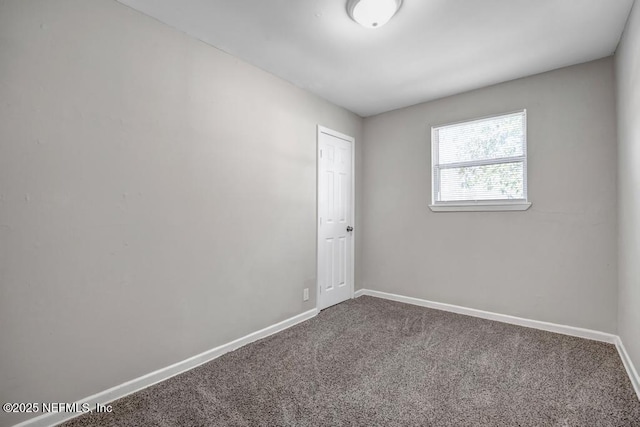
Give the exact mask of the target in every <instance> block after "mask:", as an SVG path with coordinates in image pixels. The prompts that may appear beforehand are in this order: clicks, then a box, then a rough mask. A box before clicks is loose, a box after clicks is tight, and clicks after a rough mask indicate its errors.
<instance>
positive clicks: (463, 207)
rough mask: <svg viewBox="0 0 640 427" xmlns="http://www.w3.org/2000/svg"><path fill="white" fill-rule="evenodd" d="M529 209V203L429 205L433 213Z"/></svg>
mask: <svg viewBox="0 0 640 427" xmlns="http://www.w3.org/2000/svg"><path fill="white" fill-rule="evenodd" d="M530 207H531V203H529V202H518V203H500V202H484V203H483V202H476V203H473V202H471V203H446V204H440V205H429V209H431V210H432V211H434V212H490V211H526V210H527V209H529V208H530Z"/></svg>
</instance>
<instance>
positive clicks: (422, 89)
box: [118, 0, 633, 117]
mask: <svg viewBox="0 0 640 427" xmlns="http://www.w3.org/2000/svg"><path fill="white" fill-rule="evenodd" d="M118 1H120V2H121V3H124V4H126V5H128V6H130V7H132V8H134V9H137V10H139V11H141V12H143V13H145V14H147V15H149V16H152V17H154V18H156V19H158V20H160V21H162V22H164V23H166V24H168V25H170V26H172V27H175V28H177V29H179V30H181V31H183V32H185V33H187V34H189V35H191V36H193V37H195V38H198V39H200V40H202V41H204V42H206V43H209V44H211V45H213V46H215V47H217V48H219V49H221V50H224V51H226V52H228V53H231V54H232V55H235V56H237V57H239V58H242V59H244V60H245V61H247V62H249V63H252V64H254V65H256V66H258V67H260V68H262V69H264V70H266V71H269V72H271V73H273V74H275V75H277V76H279V77H281V78H283V79H285V80H288V81H290V82H292V83H294V84H295V85H297V86H299V87H302V88H304V89H307V90H309V91H310V92H313V93H315V94H317V95H319V96H321V97H323V98H325V99H327V100H329V101H331V102H333V103H335V104H337V105H340V106H343V107H344V108H347V109H348V110H351V111H353V112H355V113H357V114H359V115H361V116H363V117H366V116H370V115H374V114H378V113H382V112H385V111H389V110H393V109H396V108H401V107H406V106H409V105H413V104H417V103H420V102H425V101H429V100H433V99H436V98H441V97H444V96H448V95H453V94H456V93H460V92H465V91H468V90H471V89H476V88H480V87H484V86H488V85H491V84H496V83H500V82H504V81H508V80H512V79H516V78H519V77H524V76H528V75H532V74H537V73H540V72H544V71H549V70H553V69H556V68H560V67H565V66H568V65H573V64H579V63H582V62H586V61H590V60H594V59H598V58H602V57H605V56H608V55H611V54H613V53H614V52H615V49H616V47H617V45H618V41H619V40H620V35H621V34H622V31H623V29H624V25H625V22H626V20H627V16H628V15H629V11H630V10H631V6H632V4H633V0H404V2H403V5H402V8H401V9H400V11H399V12H398V14H397V15H396V16H395V17H394V18H392V20H391V21H390V22H389V23H388V24H387V25H385V26H384V27H381V28H378V29H366V28H363V27H361V26H360V25H358V24H356V23H355V22H353V21H352V20H351V19H350V18H349V17H348V15H347V13H346V0H118Z"/></svg>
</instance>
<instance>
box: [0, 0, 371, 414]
mask: <svg viewBox="0 0 640 427" xmlns="http://www.w3.org/2000/svg"><path fill="white" fill-rule="evenodd" d="M0 64H1V65H0V111H1V114H0V242H1V244H0V325H1V327H0V342H1V343H2V345H1V346H0V401H2V402H6V401H11V402H50V401H53V402H65V401H73V400H75V399H79V398H82V397H86V396H89V395H91V394H93V393H96V392H99V391H102V390H105V389H107V388H109V387H112V386H115V385H118V384H121V383H123V382H125V381H128V380H131V379H133V378H136V377H138V376H140V375H143V374H146V373H149V372H151V371H154V370H156V369H158V368H162V367H166V366H168V365H170V364H172V363H175V362H178V361H181V360H184V359H186V358H188V357H191V356H193V355H195V354H198V353H200V352H202V351H205V350H208V349H211V348H213V347H216V346H218V345H220V344H223V343H226V342H229V341H231V340H233V339H236V338H238V337H241V336H244V335H246V334H247V333H250V332H254V331H256V330H259V329H261V328H263V327H266V326H269V325H271V324H274V323H276V322H278V321H281V320H283V319H286V318H289V317H291V316H293V315H296V314H299V313H301V312H303V311H306V310H309V309H311V308H313V307H315V298H314V297H315V294H316V293H315V291H313V290H312V292H310V294H311V296H312V297H311V300H310V301H308V302H306V303H303V302H302V289H303V288H304V287H305V286H309V287H312V286H315V282H314V281H315V274H316V266H315V262H316V256H315V253H316V243H315V239H316V236H315V209H316V201H315V198H316V190H315V188H316V175H315V174H316V169H315V162H316V124H318V123H319V124H322V125H324V126H327V127H329V128H333V129H335V130H337V131H340V132H343V133H346V134H348V135H352V136H354V137H355V138H356V141H360V140H361V137H362V135H361V132H362V119H361V118H360V117H358V116H356V115H354V114H352V113H350V112H348V111H346V110H343V109H341V108H338V107H336V106H334V105H332V104H330V103H328V102H326V101H324V100H321V99H319V98H318V97H316V96H313V95H310V94H309V93H307V92H305V91H303V90H300V89H298V88H296V87H294V86H292V85H291V84H289V83H286V82H284V81H282V80H280V79H278V78H276V77H274V76H272V75H270V74H267V73H265V72H263V71H261V70H259V69H257V68H255V67H253V66H250V65H248V64H246V63H243V62H242V61H240V60H238V59H236V58H234V57H232V56H229V55H227V54H225V53H223V52H221V51H218V50H216V49H214V48H212V47H210V46H207V45H205V44H203V43H201V42H199V41H196V40H193V39H191V38H189V37H187V36H186V35H184V34H182V33H180V32H178V31H176V30H174V29H171V28H169V27H167V26H165V25H163V24H160V23H159V22H157V21H155V20H153V19H151V18H148V17H145V16H143V15H141V14H140V13H138V12H135V11H133V10H131V9H129V8H127V7H125V6H123V5H121V4H118V3H116V2H115V1H112V0H90V1H86V0H57V1H55V2H52V1H49V0H28V1H25V0H8V1H7V0H3V1H1V2H0ZM360 152H361V150H360V147H358V152H357V154H356V163H357V164H358V166H359V162H360ZM23 418H25V417H9V416H6V414H4V413H2V415H0V425H8V424H13V423H15V422H17V421H19V420H21V419H23Z"/></svg>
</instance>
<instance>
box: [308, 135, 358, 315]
mask: <svg viewBox="0 0 640 427" xmlns="http://www.w3.org/2000/svg"><path fill="white" fill-rule="evenodd" d="M323 133H324V134H326V135H331V136H334V137H336V138H340V139H342V140H344V141H347V142H348V143H349V145H351V218H349V222H350V224H351V226H352V227H353V231H352V232H351V239H352V240H351V266H350V267H349V271H348V272H347V275H348V277H349V278H350V281H351V285H350V286H349V287H350V290H349V291H350V294H351V299H353V297H354V292H355V278H356V274H355V264H356V256H355V255H356V251H355V248H356V233H357V232H358V227H356V223H355V218H356V140H355V138H354V137H352V136H349V135H345V134H343V133H340V132H337V131H335V130H332V129H329V128H327V127H324V126H320V125H318V131H317V135H316V309H317V310H318V311H320V310H321V308H320V283H318V272H319V271H320V238H319V236H320V201H319V200H318V199H319V196H320V189H319V184H320V176H319V175H320V135H321V134H323Z"/></svg>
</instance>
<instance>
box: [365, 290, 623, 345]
mask: <svg viewBox="0 0 640 427" xmlns="http://www.w3.org/2000/svg"><path fill="white" fill-rule="evenodd" d="M361 291H362V293H361V294H360V295H369V296H372V297H377V298H384V299H388V300H392V301H398V302H404V303H407V304H413V305H419V306H422V307H428V308H435V309H436V310H442V311H450V312H452V313H458V314H464V315H467V316H473V317H480V318H482V319H489V320H496V321H498V322H503V323H510V324H512V325H519V326H525V327H527V328H534V329H541V330H543V331H549V332H556V333H558V334H564V335H571V336H573V337H580V338H586V339H590V340H594V341H602V342H606V343H610V344H615V343H616V340H617V339H618V336H617V335H614V334H609V333H606V332H600V331H593V330H591V329H583V328H576V327H575V326H567V325H559V324H556V323H549V322H542V321H539V320H532V319H525V318H522V317H515V316H509V315H507V314H499V313H492V312H490V311H483V310H477V309H475V308H467V307H462V306H459V305H452V304H444V303H441V302H433V301H428V300H425V299H420V298H413V297H405V296H402V295H396V294H389V293H386V292H380V291H373V290H370V289H361ZM360 295H359V296H360Z"/></svg>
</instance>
